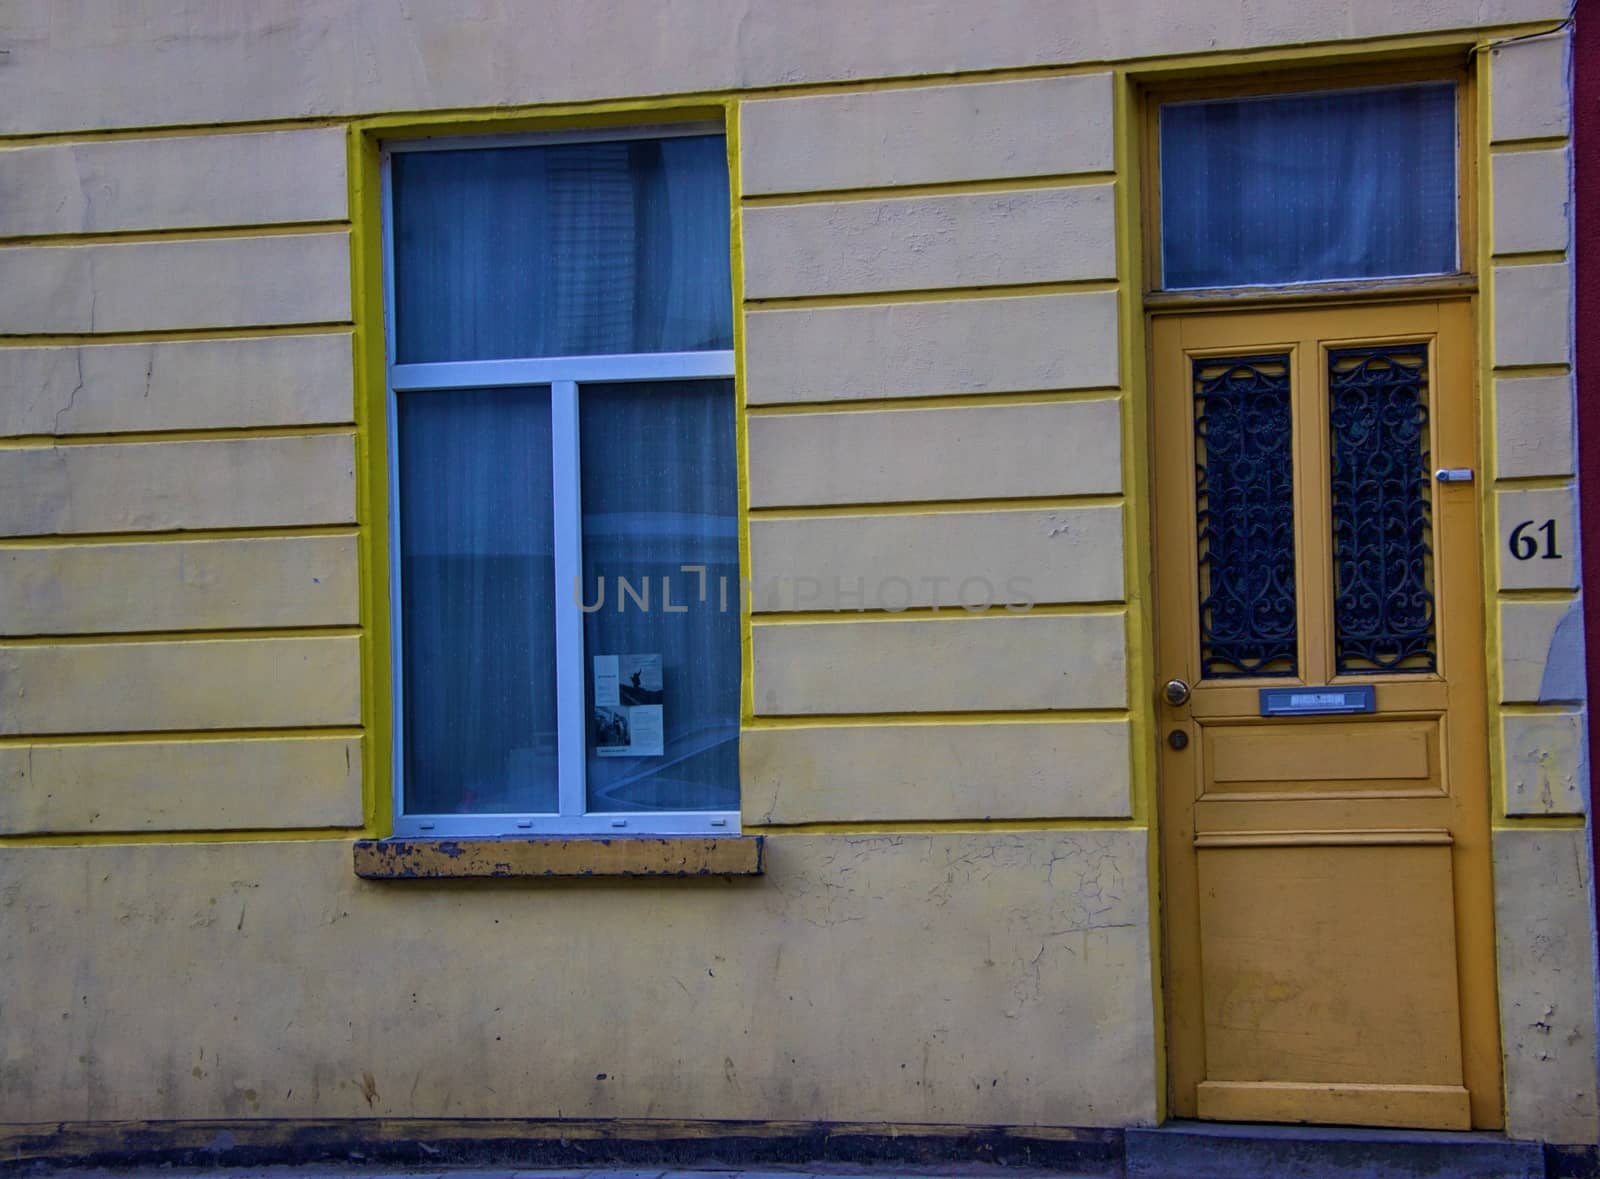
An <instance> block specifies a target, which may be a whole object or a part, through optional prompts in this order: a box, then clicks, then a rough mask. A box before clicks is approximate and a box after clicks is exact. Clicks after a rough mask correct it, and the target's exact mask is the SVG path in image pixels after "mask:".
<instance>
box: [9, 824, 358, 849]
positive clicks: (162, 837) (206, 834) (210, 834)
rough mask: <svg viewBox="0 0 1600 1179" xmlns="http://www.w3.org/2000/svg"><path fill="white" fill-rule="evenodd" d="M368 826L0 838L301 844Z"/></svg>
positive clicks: (41, 842) (75, 843) (55, 843)
mask: <svg viewBox="0 0 1600 1179" xmlns="http://www.w3.org/2000/svg"><path fill="white" fill-rule="evenodd" d="M367 830H368V829H367V827H366V825H365V824H359V823H358V824H355V825H353V826H350V827H269V828H264V829H263V828H244V827H242V828H240V829H239V830H237V831H230V830H227V829H226V828H222V829H218V830H207V831H84V832H80V833H78V834H74V835H0V847H89V846H103V845H105V844H117V843H138V844H151V843H159V844H169V843H299V842H302V841H304V840H308V839H359V838H360V837H361V836H362V835H363V834H365V833H367Z"/></svg>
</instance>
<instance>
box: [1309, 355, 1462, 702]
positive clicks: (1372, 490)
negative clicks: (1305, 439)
mask: <svg viewBox="0 0 1600 1179" xmlns="http://www.w3.org/2000/svg"><path fill="white" fill-rule="evenodd" d="M1328 408H1329V416H1330V418H1331V423H1330V424H1331V426H1332V432H1333V458H1332V469H1333V566H1334V574H1333V575H1334V603H1333V618H1334V627H1333V629H1334V649H1335V667H1336V668H1337V669H1338V671H1340V672H1342V673H1355V674H1372V673H1377V672H1405V671H1433V670H1434V667H1435V665H1436V663H1437V654H1436V651H1435V648H1434V633H1433V631H1434V625H1433V623H1434V599H1433V547H1432V546H1433V504H1432V501H1431V499H1430V496H1431V493H1432V488H1433V485H1432V483H1431V481H1430V480H1429V478H1428V350H1427V346H1426V345H1425V344H1403V345H1390V346H1385V347H1380V348H1346V349H1338V350H1333V351H1330V352H1329V353H1328Z"/></svg>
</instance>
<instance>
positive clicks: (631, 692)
mask: <svg viewBox="0 0 1600 1179" xmlns="http://www.w3.org/2000/svg"><path fill="white" fill-rule="evenodd" d="M665 695H666V693H665V692H664V691H663V690H662V683H661V656H660V655H659V654H656V655H596V656H595V657H594V752H595V756H596V757H660V756H661V755H662V754H663V753H665V752H666V731H665V726H664V724H663V723H662V715H661V710H662V701H663V700H664V699H665Z"/></svg>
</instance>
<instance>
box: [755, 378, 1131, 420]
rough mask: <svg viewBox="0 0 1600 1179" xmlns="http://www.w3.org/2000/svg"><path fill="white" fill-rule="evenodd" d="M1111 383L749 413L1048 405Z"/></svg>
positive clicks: (1101, 393)
mask: <svg viewBox="0 0 1600 1179" xmlns="http://www.w3.org/2000/svg"><path fill="white" fill-rule="evenodd" d="M1121 396H1122V390H1121V388H1119V387H1118V386H1115V385H1103V386H1098V387H1093V388H1088V389H1046V390H1040V391H1037V392H1029V393H1006V392H995V393H935V394H932V395H930V396H926V397H856V398H851V399H850V400H848V401H780V402H773V403H771V404H762V405H752V406H749V407H748V408H747V410H746V412H747V413H749V415H750V416H751V417H755V418H777V417H797V416H800V415H802V414H814V413H855V412H859V411H862V410H873V409H965V408H969V407H972V406H991V405H992V406H1001V405H1048V404H1056V403H1058V402H1067V401H1107V400H1110V399H1113V398H1117V397H1121Z"/></svg>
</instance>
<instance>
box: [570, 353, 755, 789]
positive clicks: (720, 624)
mask: <svg viewBox="0 0 1600 1179" xmlns="http://www.w3.org/2000/svg"><path fill="white" fill-rule="evenodd" d="M578 421H579V445H580V449H581V452H582V469H583V601H584V603H585V605H586V607H592V606H594V605H596V603H597V602H599V601H600V595H601V593H602V589H601V587H602V585H603V587H604V590H603V593H604V601H603V603H602V604H600V608H599V609H597V610H593V611H592V612H589V613H586V614H585V615H584V620H583V630H584V636H583V637H584V679H585V682H586V690H585V691H586V699H587V702H588V707H589V726H588V739H587V741H586V743H585V763H586V775H587V779H588V787H589V809H590V810H591V811H613V812H614V811H635V810H660V809H672V810H680V809H681V810H737V809H738V806H739V671H740V667H739V512H738V477H737V463H736V461H735V457H734V456H735V450H734V426H733V383H732V382H731V381H698V382H690V381H684V382H659V383H648V384H646V383H641V384H629V385H593V384H590V385H582V386H580V387H579V391H578ZM685 565H701V566H704V567H705V577H704V585H705V598H704V600H702V599H701V596H700V593H701V585H702V581H701V576H700V574H698V573H695V572H684V570H683V568H682V567H683V566H685ZM622 579H626V581H627V583H628V585H629V586H630V587H632V590H633V594H632V595H630V596H625V595H624V593H623V591H622V586H621V580H622ZM664 583H665V585H666V586H667V587H668V589H667V594H668V597H666V598H664V597H663V584H664ZM646 586H648V589H645V588H644V587H646ZM645 594H648V598H647V603H648V604H647V605H641V603H640V601H639V599H640V598H641V597H643V596H644V595H645ZM596 656H601V657H604V658H608V659H609V658H611V657H616V658H617V660H618V661H619V662H618V666H619V669H620V671H621V675H622V684H621V692H620V696H621V698H620V701H618V703H617V704H616V705H614V706H613V705H607V704H606V703H604V702H597V699H596V673H595V662H594V661H595V657H596ZM653 656H659V657H660V658H659V661H658V662H657V663H655V664H654V666H655V667H656V668H657V669H658V671H657V672H656V673H655V674H656V675H658V676H659V679H658V680H653V677H652V672H651V670H650V666H651V665H650V664H649V663H648V662H647V660H648V657H653ZM630 668H631V669H633V670H634V671H641V670H642V674H641V676H640V678H639V680H638V681H636V682H630V675H629V670H630ZM657 706H659V708H660V710H661V711H660V713H659V718H660V721H661V726H662V740H661V742H660V745H659V748H658V747H657V746H655V745H654V744H653V743H652V740H653V737H654V726H655V717H654V716H650V717H646V716H644V715H640V714H638V713H637V712H636V710H637V709H638V708H639V707H643V708H645V709H647V710H648V709H650V708H653V707H657ZM630 713H632V714H633V715H631V716H630ZM630 741H631V742H632V743H633V745H634V746H636V747H642V748H643V750H644V751H643V752H620V750H622V749H624V748H626V747H628V746H629V743H630ZM602 749H609V750H611V752H610V753H604V752H601V750H602Z"/></svg>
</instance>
